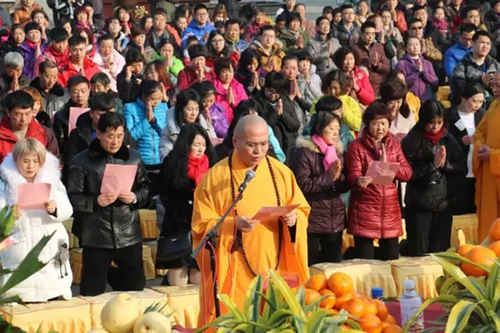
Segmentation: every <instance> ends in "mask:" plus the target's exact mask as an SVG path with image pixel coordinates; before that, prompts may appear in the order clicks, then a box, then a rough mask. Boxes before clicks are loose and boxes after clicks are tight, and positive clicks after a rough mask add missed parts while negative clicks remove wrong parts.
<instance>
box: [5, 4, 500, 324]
mask: <svg viewBox="0 0 500 333" xmlns="http://www.w3.org/2000/svg"><path fill="white" fill-rule="evenodd" d="M226 3H227V1H226ZM228 3H230V4H229V5H230V7H231V8H227V7H226V6H225V5H224V4H222V2H221V3H220V4H218V5H217V6H216V7H215V8H214V9H213V10H209V9H208V8H207V7H206V6H205V5H204V4H196V5H193V6H190V5H189V4H182V5H177V6H173V5H172V4H170V5H168V6H165V1H158V2H157V6H156V7H153V8H152V9H151V11H150V12H143V13H142V16H138V14H137V10H134V9H133V8H131V7H128V6H119V7H117V8H115V10H114V13H113V16H112V17H105V18H104V20H102V19H103V18H102V17H99V18H97V17H94V6H93V4H92V3H90V2H82V3H79V2H75V3H74V4H72V5H70V6H74V8H73V9H72V11H71V13H72V14H71V15H69V16H68V15H66V16H65V15H59V14H60V13H58V12H54V15H55V17H54V18H49V17H48V16H47V14H46V13H45V12H44V11H43V9H41V8H39V7H38V6H37V4H36V3H35V2H34V1H33V0H21V1H20V2H19V4H18V7H16V8H15V10H14V12H13V14H12V16H11V17H9V20H10V19H12V24H11V22H10V21H9V22H7V20H2V21H0V24H2V29H3V30H2V32H1V34H0V35H1V36H3V37H1V38H2V43H1V44H0V59H1V70H0V99H1V100H0V103H1V107H2V114H1V116H2V119H1V122H0V162H1V165H0V180H1V182H0V184H1V186H2V189H3V190H2V191H1V193H0V201H1V202H2V203H3V204H9V205H16V203H17V200H18V198H17V192H18V188H19V186H20V184H21V183H49V184H51V190H50V197H49V198H50V200H49V201H48V202H47V203H46V209H45V210H40V209H38V210H29V209H25V210H22V209H19V208H18V209H17V210H16V217H17V223H16V227H15V229H14V233H13V239H14V245H13V246H12V247H10V248H9V249H7V250H5V251H2V252H0V261H1V262H2V267H3V268H6V269H12V268H15V267H16V265H18V264H19V262H20V261H21V259H22V258H23V257H24V255H26V253H27V252H28V251H29V250H30V248H31V247H32V246H34V245H35V244H36V243H37V242H38V241H39V240H40V238H41V237H42V236H43V235H47V234H50V233H52V232H54V231H55V235H54V236H53V238H52V239H51V241H50V242H49V244H50V246H47V248H46V249H44V251H43V252H42V257H43V258H45V259H46V261H48V262H49V264H48V265H47V266H46V267H45V268H44V269H43V270H42V271H41V272H40V273H38V274H37V275H35V276H34V277H32V278H30V279H28V280H27V281H25V282H23V283H22V284H20V285H19V286H18V287H17V288H15V290H14V292H16V293H18V294H20V296H21V298H22V299H23V300H25V301H46V300H49V299H53V298H57V297H60V296H62V297H65V298H67V297H70V296H71V290H70V286H71V267H70V264H69V255H68V235H67V234H66V232H65V230H64V228H63V227H62V226H61V222H62V221H64V220H66V219H68V218H69V217H71V216H72V217H73V227H72V228H73V230H72V232H73V233H74V234H75V235H76V236H77V237H78V238H79V241H80V245H81V246H82V247H83V258H82V262H83V271H82V281H81V286H80V292H81V294H82V295H97V294H100V293H102V292H104V291H105V289H106V284H107V283H109V284H110V285H111V286H112V288H113V289H115V290H141V289H143V288H144V285H145V279H144V269H143V263H142V236H141V228H140V224H139V216H138V210H139V209H141V208H150V209H157V211H158V222H159V225H160V226H161V236H162V237H171V236H173V235H183V234H186V233H187V234H190V233H191V234H192V237H193V245H194V246H196V245H197V244H198V243H199V242H200V241H201V239H202V238H203V236H205V234H206V233H207V232H208V231H209V227H211V226H213V224H214V221H215V220H216V219H217V218H218V217H220V216H221V215H222V214H223V212H224V210H225V209H226V208H227V207H229V205H230V203H231V199H235V198H236V197H235V188H236V189H237V188H238V187H239V184H240V183H241V181H242V180H243V179H244V178H245V172H244V171H245V170H248V169H249V168H254V169H256V171H257V172H256V173H257V179H255V180H254V181H252V182H254V183H255V184H260V185H262V186H261V187H262V188H265V187H266V186H270V185H273V184H274V186H271V187H269V191H264V192H265V193H262V194H261V195H262V196H264V197H265V198H264V197H260V198H257V197H258V193H259V191H260V190H262V188H258V187H256V186H258V185H252V183H250V185H249V187H248V189H247V190H248V191H250V194H249V196H250V197H252V196H255V198H256V199H255V200H253V201H251V202H248V201H245V200H243V201H241V202H240V203H239V204H238V205H237V206H236V207H237V208H236V211H235V212H234V214H235V215H234V220H233V222H234V223H227V224H225V225H224V227H223V228H222V230H221V237H220V239H219V242H220V244H215V247H218V246H219V247H218V249H217V251H219V255H221V254H220V250H221V249H223V248H225V247H227V251H228V253H233V251H239V250H238V248H239V249H240V250H241V253H242V257H238V258H239V259H238V260H243V259H241V258H246V259H245V260H243V261H241V262H240V263H239V264H235V267H238V269H241V271H245V270H246V271H250V272H252V273H253V272H257V273H262V272H265V271H266V267H267V268H269V267H274V266H276V267H279V266H280V265H281V259H283V257H281V255H280V254H281V251H282V250H283V249H284V248H288V247H289V246H292V247H293V246H294V244H295V246H296V249H295V250H297V255H298V256H299V257H302V258H303V260H298V261H297V262H296V263H295V265H299V266H300V267H295V269H296V270H298V271H299V272H305V270H303V268H304V267H308V265H312V264H315V263H319V262H338V261H341V260H342V259H343V258H346V257H359V258H367V259H373V258H377V259H382V260H389V259H395V258H398V257H399V255H400V254H403V255H409V256H421V255H425V254H427V253H429V252H436V251H443V250H446V249H447V248H448V247H449V246H450V234H451V225H452V217H453V215H457V214H468V213H476V211H477V213H478V216H479V237H480V238H482V237H484V236H485V235H486V233H487V230H488V227H489V224H490V223H491V222H492V221H493V220H494V219H495V218H496V217H497V216H498V214H499V213H498V208H497V207H498V202H499V201H498V195H497V190H498V188H499V187H498V185H499V184H497V180H496V178H495V177H496V176H497V174H500V172H499V171H497V170H500V158H497V155H498V151H497V149H500V143H499V142H497V141H495V139H494V138H496V137H497V136H498V130H496V131H495V129H496V128H497V127H498V126H497V124H500V120H496V117H497V116H496V114H497V113H498V110H499V109H500V107H499V104H498V102H497V101H496V100H495V97H500V77H499V76H498V75H497V74H500V72H499V70H500V63H499V61H498V58H499V56H500V48H499V47H500V1H499V0H491V1H484V2H481V3H476V2H474V1H467V3H463V2H462V0H448V1H447V0H416V1H403V0H402V1H398V0H387V1H375V0H372V1H371V2H370V1H367V0H360V1H359V2H357V3H356V4H351V3H347V2H346V3H345V4H343V5H341V6H339V7H337V8H332V7H330V6H326V7H324V8H323V12H322V15H321V16H319V17H318V18H316V20H314V21H311V20H309V19H308V18H307V17H308V15H307V6H306V5H305V4H304V3H297V2H296V1H295V0H286V1H284V4H283V7H282V8H280V9H279V10H278V12H277V13H276V15H275V16H272V17H270V16H268V15H266V13H265V12H264V11H262V10H260V9H258V8H257V7H255V6H253V5H249V4H245V5H243V6H242V8H240V9H239V10H238V8H235V7H234V6H233V5H234V4H232V3H231V1H229V2H228ZM167 4H168V2H167ZM165 8H167V9H165ZM2 14H3V13H2V12H0V17H2V16H3V15H2ZM97 19H99V23H97ZM100 21H102V22H100ZM50 22H56V24H55V25H52V24H51V23H50ZM441 86H449V87H450V91H451V93H450V96H449V102H450V105H451V107H450V106H449V105H443V104H442V103H441V102H440V101H438V99H437V94H436V93H437V90H438V87H441ZM445 106H446V108H445ZM75 109H78V110H81V109H84V110H83V111H84V113H82V114H81V115H80V116H79V117H78V118H77V119H73V115H72V113H73V112H75ZM488 109H489V111H487V110H488ZM233 152H234V153H235V154H233ZM496 154H497V155H496ZM490 156H491V161H490ZM494 156H495V157H494ZM493 157H494V158H493ZM375 162H377V163H378V162H380V164H377V165H383V166H384V167H386V168H389V169H390V170H389V169H388V170H389V171H391V172H392V176H393V178H392V180H391V181H389V183H383V182H380V180H379V179H377V177H374V176H373V174H368V169H369V168H370V167H371V166H372V165H373V164H374V163H375ZM108 164H121V165H135V166H137V172H136V174H135V179H134V183H133V186H132V189H131V191H130V192H125V193H120V194H111V193H101V184H102V179H103V174H104V172H105V169H106V165H108ZM260 165H263V166H260ZM285 165H286V166H285ZM213 166H214V168H212V167H213ZM257 167H258V168H257ZM211 168H212V169H211ZM288 168H289V169H288ZM209 170H210V171H209ZM290 170H291V171H290ZM386 171H387V170H386ZM207 173H208V174H209V175H208V176H206V174H207ZM205 176H206V177H205ZM229 176H230V177H229ZM259 177H262V178H261V180H259ZM235 186H236V187H235ZM252 186H253V187H252ZM195 191H196V192H195ZM226 192H227V193H226ZM195 193H196V194H195ZM267 199H269V200H267ZM266 200H267V201H269V202H267V201H266ZM260 202H261V203H262V204H263V205H264V204H266V203H267V205H268V206H286V205H291V204H293V203H296V204H297V205H299V206H298V208H297V209H296V210H294V211H292V212H291V213H290V214H287V215H285V216H282V217H281V223H282V225H283V226H288V229H286V228H285V227H283V228H284V229H282V228H281V227H279V226H276V225H272V224H269V223H263V222H264V221H254V220H252V219H251V218H250V217H248V216H251V215H245V214H254V213H255V212H256V211H257V210H258V209H259V208H260V207H255V205H257V203H260ZM476 204H477V207H476ZM242 212H244V213H242ZM245 216H246V217H245ZM403 218H404V219H405V221H406V231H407V240H406V241H404V242H402V243H400V241H399V237H400V236H402V234H403V227H402V219H403ZM260 222H262V223H260ZM259 223H260V226H256V225H257V224H259ZM264 229H265V230H264ZM345 229H347V231H348V232H349V233H350V234H352V235H353V236H354V239H355V247H354V248H352V249H350V250H349V251H347V253H345V254H343V253H342V252H341V248H342V235H343V233H344V231H345ZM269 231H270V232H271V234H267V233H266V232H269ZM288 231H289V232H288ZM225 233H227V235H229V236H228V237H229V238H224V237H223V236H224V235H225ZM252 235H253V236H252ZM228 239H229V240H228ZM282 240H283V244H285V245H283V246H284V247H283V248H282V247H281V245H280V246H277V247H276V248H273V247H272V246H270V247H268V246H269V245H270V243H272V242H273V241H275V242H277V244H282ZM374 240H378V246H377V247H376V246H374ZM299 243H300V245H297V244H299ZM231 244H232V245H231ZM245 248H246V251H247V252H248V253H250V252H251V253H252V254H253V255H252V257H251V259H249V258H250V257H247V256H246V255H245ZM274 252H277V258H278V261H277V262H276V258H275V256H276V254H274ZM285 252H286V251H285ZM205 254H206V253H205ZM227 255H228V254H224V255H221V256H223V257H224V258H226V259H227V258H228V257H227ZM220 258H221V257H219V259H217V260H218V261H219V269H220V270H221V271H222V270H225V271H226V272H227V271H228V269H229V268H228V267H227V265H228V264H227V262H221V260H222V259H220ZM257 259H258V260H257ZM228 260H232V259H228ZM234 260H235V262H238V260H237V259H234ZM283 261H286V260H283ZM292 261H293V260H288V261H287V262H288V263H289V264H290V263H291V262H292ZM209 262H210V259H209V258H208V257H205V256H204V255H200V257H199V258H198V260H197V261H195V260H192V259H191V257H190V256H185V257H183V258H177V257H176V258H172V260H166V261H163V262H161V263H158V264H159V265H160V266H161V267H165V268H168V269H169V270H168V274H167V277H166V278H165V279H164V281H163V282H164V283H165V284H170V285H182V284H186V283H188V282H192V283H201V285H202V286H205V287H206V288H208V289H204V290H206V291H205V293H210V283H214V279H215V275H214V276H212V275H210V274H209V273H207V272H209V271H210V264H209ZM290 265H291V264H290ZM200 269H201V273H202V274H201V275H200ZM289 269H290V268H289ZM233 273H234V272H233ZM234 274H236V273H234ZM254 274H256V273H254ZM301 274H302V273H301ZM304 274H305V275H307V274H308V273H303V275H304ZM221 276H223V275H221ZM251 276H252V274H249V277H251ZM224 279H225V278H224ZM215 280H217V279H215ZM242 281H243V282H244V281H247V280H245V279H242V280H241V281H239V282H237V281H236V279H235V280H234V284H233V285H232V287H231V286H229V287H227V283H229V282H228V281H218V282H217V283H220V285H219V290H224V288H226V289H227V291H228V292H229V293H232V294H233V295H239V294H242V295H244V294H245V292H244V290H240V289H241V288H243V285H244V283H243V282H242ZM248 281H249V280H248ZM238 283H239V284H238ZM230 285H231V283H230ZM236 285H238V286H239V285H241V286H242V287H241V288H240V289H239V287H237V286H236ZM235 286H236V287H235ZM205 295H207V294H205ZM211 305H213V303H210V302H208V303H207V304H206V306H211ZM206 310H207V311H211V310H210V309H206ZM207 318H208V317H207Z"/></svg>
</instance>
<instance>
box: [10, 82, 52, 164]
mask: <svg viewBox="0 0 500 333" xmlns="http://www.w3.org/2000/svg"><path fill="white" fill-rule="evenodd" d="M33 104H34V101H33V97H31V95H30V94H28V93H27V92H25V91H23V90H18V91H15V92H13V93H10V94H8V95H7V96H6V97H5V100H4V105H5V107H6V108H7V114H6V115H5V116H4V117H3V119H2V120H1V122H0V162H1V161H3V159H4V158H5V156H6V155H7V154H8V153H10V152H11V151H12V149H13V148H14V145H15V144H16V142H17V141H18V140H19V139H23V138H34V139H36V140H38V141H39V142H40V143H41V144H42V145H43V146H44V147H46V146H47V142H48V140H47V136H46V134H45V130H44V129H43V126H42V125H40V123H38V122H37V121H36V120H34V119H33V118H34V117H33Z"/></svg>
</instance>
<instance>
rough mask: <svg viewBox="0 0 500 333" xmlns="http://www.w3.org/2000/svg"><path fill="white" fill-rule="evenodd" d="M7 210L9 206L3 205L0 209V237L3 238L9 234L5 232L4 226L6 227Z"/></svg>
mask: <svg viewBox="0 0 500 333" xmlns="http://www.w3.org/2000/svg"><path fill="white" fill-rule="evenodd" d="M8 210H9V206H4V207H3V208H2V210H1V211H0V237H2V238H4V237H7V236H8V235H9V234H8V233H6V232H5V230H6V227H7V221H6V217H7V212H8Z"/></svg>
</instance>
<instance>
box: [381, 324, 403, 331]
mask: <svg viewBox="0 0 500 333" xmlns="http://www.w3.org/2000/svg"><path fill="white" fill-rule="evenodd" d="M401 332H403V329H402V328H401V327H399V326H398V325H395V324H389V325H387V326H385V327H384V329H383V330H382V333H401Z"/></svg>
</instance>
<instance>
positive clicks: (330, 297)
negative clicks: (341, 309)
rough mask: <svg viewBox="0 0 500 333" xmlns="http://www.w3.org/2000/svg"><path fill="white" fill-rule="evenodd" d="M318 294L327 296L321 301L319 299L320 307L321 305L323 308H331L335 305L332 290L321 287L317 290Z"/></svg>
mask: <svg viewBox="0 0 500 333" xmlns="http://www.w3.org/2000/svg"><path fill="white" fill-rule="evenodd" d="M319 294H320V295H321V296H328V297H327V298H325V299H324V300H323V301H321V303H319V306H320V307H322V308H323V309H331V308H333V307H334V306H335V301H336V298H337V297H335V293H334V292H333V291H331V290H330V289H326V288H325V289H321V290H320V291H319Z"/></svg>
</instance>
